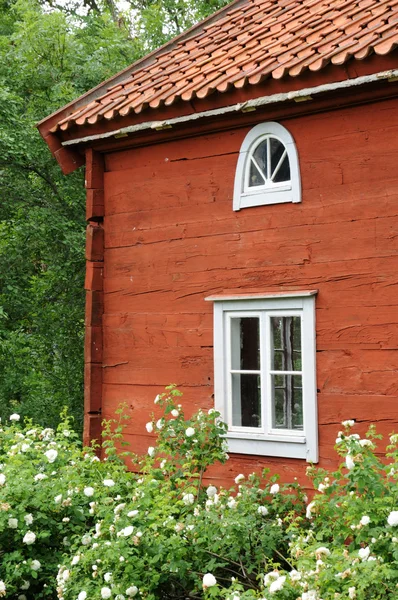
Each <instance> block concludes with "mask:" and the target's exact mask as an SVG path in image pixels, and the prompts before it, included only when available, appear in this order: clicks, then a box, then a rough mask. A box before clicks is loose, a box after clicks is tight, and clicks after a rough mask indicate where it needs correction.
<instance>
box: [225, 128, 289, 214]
mask: <svg viewBox="0 0 398 600" xmlns="http://www.w3.org/2000/svg"><path fill="white" fill-rule="evenodd" d="M268 135H271V136H273V137H276V138H277V139H279V140H280V141H281V142H282V143H283V145H284V146H285V148H286V150H287V155H288V158H289V164H290V182H282V183H280V184H272V185H264V186H258V187H257V188H248V187H247V185H246V182H247V173H248V169H249V167H250V156H251V153H252V151H253V149H254V148H255V147H256V146H257V144H258V143H259V142H260V140H261V138H263V137H265V136H268ZM281 202H301V181H300V171H299V163H298V154H297V148H296V145H295V143H294V140H293V137H292V135H291V134H290V133H289V131H288V130H287V129H285V127H283V126H282V125H280V124H279V123H274V122H272V121H270V122H269V123H260V124H259V125H256V126H255V127H253V129H251V130H250V131H249V133H248V134H247V135H246V137H245V139H244V140H243V143H242V146H241V148H240V151H239V158H238V164H237V167H236V173H235V184H234V200H233V209H234V210H241V209H242V208H248V207H250V206H261V205H264V204H279V203H281Z"/></svg>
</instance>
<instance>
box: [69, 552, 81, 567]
mask: <svg viewBox="0 0 398 600" xmlns="http://www.w3.org/2000/svg"><path fill="white" fill-rule="evenodd" d="M79 560H80V554H76V556H74V557H73V558H72V560H71V563H70V564H71V565H72V567H74V566H75V565H77V563H78V562H79Z"/></svg>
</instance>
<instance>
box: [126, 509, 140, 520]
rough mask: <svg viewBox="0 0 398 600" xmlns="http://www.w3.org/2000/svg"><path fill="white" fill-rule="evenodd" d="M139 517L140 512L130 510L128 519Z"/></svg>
mask: <svg viewBox="0 0 398 600" xmlns="http://www.w3.org/2000/svg"><path fill="white" fill-rule="evenodd" d="M137 515H138V510H130V512H128V513H127V516H128V517H130V518H131V517H136V516H137Z"/></svg>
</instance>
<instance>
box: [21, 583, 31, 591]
mask: <svg viewBox="0 0 398 600" xmlns="http://www.w3.org/2000/svg"><path fill="white" fill-rule="evenodd" d="M29 588H30V581H24V582H23V584H22V585H21V590H28V589H29Z"/></svg>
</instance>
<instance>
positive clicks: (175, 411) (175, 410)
mask: <svg viewBox="0 0 398 600" xmlns="http://www.w3.org/2000/svg"><path fill="white" fill-rule="evenodd" d="M179 414H180V413H179V412H178V410H177V409H176V408H173V410H172V411H171V416H172V417H174V418H175V419H176V418H177V417H178V415H179Z"/></svg>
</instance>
